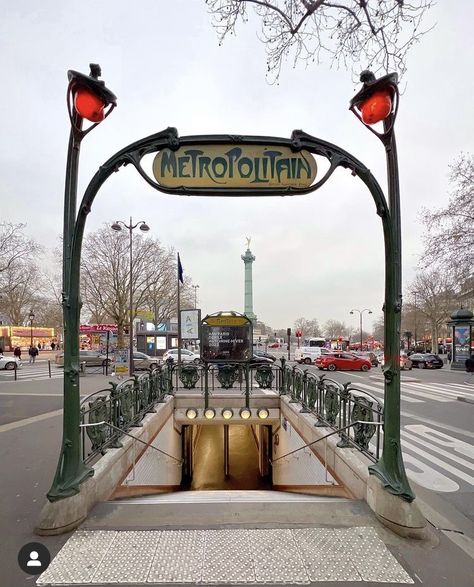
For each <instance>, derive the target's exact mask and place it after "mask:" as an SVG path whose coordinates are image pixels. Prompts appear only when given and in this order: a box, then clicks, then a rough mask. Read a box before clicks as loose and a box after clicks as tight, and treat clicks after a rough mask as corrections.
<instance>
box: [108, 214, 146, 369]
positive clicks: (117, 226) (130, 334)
mask: <svg viewBox="0 0 474 587" xmlns="http://www.w3.org/2000/svg"><path fill="white" fill-rule="evenodd" d="M120 225H122V226H123V227H124V228H126V229H127V230H128V233H129V256H130V283H129V286H130V287H129V296H130V297H129V305H130V310H129V311H130V315H129V326H128V337H129V339H128V346H129V351H128V364H129V372H130V375H133V372H134V370H135V369H134V365H133V279H132V276H133V239H132V232H133V230H134V229H135V228H137V227H139V228H140V230H142V231H143V232H148V231H149V230H150V227H149V226H148V224H147V223H146V222H145V221H144V220H140V222H137V223H136V224H133V223H132V217H131V216H130V224H126V223H125V222H122V221H121V220H117V221H115V222H114V223H113V224H112V226H111V228H112V230H115V231H117V232H119V231H120V230H122V226H120Z"/></svg>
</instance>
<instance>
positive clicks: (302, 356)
mask: <svg viewBox="0 0 474 587" xmlns="http://www.w3.org/2000/svg"><path fill="white" fill-rule="evenodd" d="M330 353H331V351H330V350H329V349H326V348H324V347H319V346H302V347H300V348H299V349H296V350H295V361H296V362H297V363H305V364H306V365H311V364H313V363H314V360H315V359H317V358H318V357H320V356H321V355H328V354H330Z"/></svg>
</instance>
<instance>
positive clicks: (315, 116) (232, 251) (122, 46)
mask: <svg viewBox="0 0 474 587" xmlns="http://www.w3.org/2000/svg"><path fill="white" fill-rule="evenodd" d="M2 4H3V7H2V8H3V9H2V19H1V22H0V30H1V34H0V43H1V55H2V77H3V84H2V86H3V90H2V93H1V96H0V105H1V115H2V116H1V119H2V141H1V143H0V171H1V179H2V182H1V207H0V215H1V219H2V220H8V221H12V222H26V223H27V231H28V233H29V234H30V235H31V236H33V237H35V238H36V239H37V240H39V241H40V242H41V243H42V244H43V245H45V246H46V247H48V246H49V247H51V248H52V247H54V246H56V244H57V238H58V235H60V234H61V232H62V213H63V185H64V168H65V159H66V148H67V140H68V131H69V128H68V125H69V122H68V118H67V112H66V107H65V93H66V88H67V77H66V72H67V70H68V69H76V70H80V71H83V72H84V73H88V69H89V68H88V64H89V63H90V62H96V63H100V65H101V66H102V73H103V79H104V80H105V82H106V84H107V85H108V87H109V88H110V89H112V90H113V91H114V92H115V93H116V95H117V96H118V108H117V109H116V110H115V111H114V112H113V113H112V115H111V116H110V118H108V119H107V120H106V121H105V122H104V123H103V124H101V125H100V126H99V128H97V129H96V130H95V131H94V132H93V133H92V134H91V135H89V136H88V137H87V138H86V139H85V140H84V142H83V146H82V151H81V167H80V194H81V193H82V190H83V189H84V187H85V185H87V183H88V181H89V180H90V178H91V176H92V174H93V173H94V172H95V171H96V169H97V167H98V166H99V165H100V164H101V163H103V162H104V161H105V160H106V159H108V158H109V157H110V156H111V155H112V154H113V153H115V152H116V151H117V150H119V149H120V148H122V147H124V146H125V145H127V144H128V143H130V142H132V141H134V140H137V139H139V138H142V137H144V136H146V135H149V134H152V133H153V132H156V131H159V130H161V129H163V128H165V127H167V126H176V127H177V128H178V131H179V133H180V134H181V135H190V134H198V133H240V134H261V135H274V136H283V137H289V135H290V134H291V131H292V130H293V129H295V128H298V129H300V128H302V129H303V130H305V131H306V132H308V133H310V134H313V135H316V136H318V137H320V138H323V139H326V140H328V141H331V142H334V143H337V144H338V145H340V146H341V147H343V148H344V149H346V150H348V151H350V152H352V153H353V154H354V155H356V156H357V157H358V158H359V159H360V160H362V161H363V162H364V163H365V164H366V165H367V166H368V167H369V168H370V169H371V170H372V172H373V173H374V174H375V176H376V177H377V178H378V179H379V182H380V183H381V184H382V186H383V187H384V189H385V185H386V183H385V157H384V151H383V148H382V146H381V144H380V143H379V142H378V140H377V139H376V138H375V137H373V136H372V135H371V133H369V132H368V131H367V130H366V129H364V128H363V126H362V125H361V124H360V123H359V122H358V121H357V120H356V119H355V117H354V116H353V115H352V114H351V113H350V112H349V111H348V102H349V99H350V98H351V97H352V96H353V94H354V92H355V91H356V90H357V89H358V86H356V85H355V84H354V83H353V81H352V77H351V74H350V73H349V72H347V71H344V70H330V69H329V67H328V66H324V65H320V66H313V67H311V68H307V69H305V68H304V67H300V68H297V69H293V68H292V66H291V64H290V63H287V64H286V66H285V67H284V69H283V72H282V75H281V79H280V83H279V85H269V84H268V83H267V82H266V80H265V68H266V65H265V53H264V47H263V46H262V45H261V44H260V42H259V41H258V39H257V29H256V27H255V26H254V25H253V24H252V23H250V24H249V25H246V26H244V25H240V26H239V27H238V35H237V37H235V38H234V37H229V38H228V39H227V41H226V42H225V43H224V45H223V46H222V47H219V45H218V40H217V36H216V34H215V32H214V30H213V29H212V26H211V18H210V16H209V15H208V14H207V12H206V6H205V3H204V0H168V1H165V0H143V1H141V2H135V3H133V4H132V3H130V2H126V1H124V0H116V1H115V2H106V1H102V0H101V1H97V0H95V1H92V0H83V1H82V2H74V3H72V2H68V1H67V0H66V1H65V0H43V1H42V2H41V3H37V2H32V1H31V0H30V1H27V0H17V1H16V2H15V3H10V2H9V3H8V4H7V2H6V0H2ZM473 21H474V3H473V2H472V1H471V0H459V1H458V2H456V3H452V2H439V4H438V6H436V7H435V8H434V9H433V10H432V11H431V12H430V13H429V14H428V15H427V20H426V24H427V25H428V24H430V23H433V22H437V26H436V28H435V29H434V30H433V31H432V32H430V33H429V34H428V35H426V36H425V37H424V38H423V39H422V41H421V43H420V44H418V45H417V46H415V47H414V49H413V50H412V52H411V54H410V55H409V58H408V73H407V75H406V77H405V78H404V80H403V85H402V87H403V88H404V94H403V96H402V101H401V106H400V112H399V117H398V122H397V140H398V149H399V160H400V174H401V195H402V225H403V278H404V283H405V284H406V283H408V282H409V281H410V279H411V278H412V277H413V275H414V268H415V266H416V264H417V262H418V261H419V260H420V254H421V252H422V240H421V236H422V227H421V225H420V222H419V213H420V210H421V208H422V207H423V206H426V207H437V206H442V205H444V204H445V203H446V201H447V191H448V181H447V173H448V164H449V163H450V162H451V161H452V160H453V159H454V158H455V157H456V156H457V155H458V154H459V153H460V152H461V151H472V150H473V142H474V132H473V131H474V128H473V126H474V118H473V107H472V105H473V95H474V88H473V74H472V71H473V65H472V64H473V44H472V40H471V39H472V31H471V28H472V22H473ZM364 67H365V64H363V63H361V67H360V69H361V70H362V69H364ZM130 215H132V216H133V218H134V219H136V220H142V219H144V220H146V221H147V222H148V224H149V225H150V227H151V234H152V235H153V236H156V237H159V238H160V239H161V240H162V242H163V243H164V244H165V245H169V246H174V247H175V248H176V249H177V250H179V251H180V254H181V259H182V263H183V266H184V270H185V273H187V274H190V275H191V276H192V278H193V280H194V283H196V284H199V286H200V288H199V290H198V293H199V301H200V305H201V307H202V308H203V311H204V312H209V313H210V312H215V311H218V310H225V309H235V310H238V311H243V279H244V267H243V262H242V261H241V259H240V255H241V254H242V253H243V252H244V250H245V236H247V235H248V236H251V237H252V244H251V248H252V251H253V253H254V254H255V256H256V258H257V260H256V262H255V263H254V310H255V312H256V314H257V316H258V318H259V319H261V320H263V321H265V322H267V323H268V324H270V325H272V326H273V327H276V328H280V327H286V326H292V325H293V323H294V320H295V319H296V318H298V317H299V316H305V317H307V318H313V317H316V318H318V319H319V320H320V322H321V323H324V322H325V321H326V320H328V319H331V318H332V319H337V320H343V321H345V322H346V323H347V324H350V325H353V326H357V325H358V318H357V316H350V315H349V311H350V310H351V308H361V309H362V308H371V309H372V310H373V312H374V314H373V317H374V318H376V317H377V316H379V315H380V314H381V308H382V304H383V284H384V256H383V240H382V228H381V223H380V220H379V218H378V217H377V216H376V214H375V207H374V204H373V202H372V200H371V197H370V195H369V193H368V192H367V190H366V189H364V187H363V185H362V183H361V182H360V181H358V180H357V179H355V178H353V177H351V175H350V173H349V172H344V171H342V170H341V171H338V172H337V173H336V174H335V175H334V176H333V178H332V179H331V180H330V182H329V183H328V184H326V186H325V187H324V188H323V189H321V190H319V191H318V192H315V193H313V194H312V195H308V196H300V197H292V198H290V197H287V198H261V199H257V198H242V199H235V198H234V199H230V198H229V199H224V198H218V199H217V198H210V197H207V198H206V197H189V198H188V197H177V196H169V195H165V194H161V193H159V192H156V191H155V190H153V189H152V188H150V187H149V186H148V185H147V184H146V183H145V182H144V181H143V180H142V179H141V178H140V177H139V176H138V174H137V173H136V172H135V171H134V170H133V169H131V168H126V169H122V170H121V171H120V172H119V173H117V174H115V175H114V176H113V177H112V178H111V179H110V180H109V181H108V182H107V183H106V185H105V186H104V188H103V189H102V191H101V192H100V193H99V195H98V198H97V199H96V203H95V204H94V207H93V210H92V213H91V214H90V216H89V220H88V226H87V229H88V230H95V229H97V228H98V227H99V226H100V225H101V224H102V223H103V222H112V221H113V220H115V219H126V218H128V217H129V216H130ZM364 326H367V327H368V326H370V321H369V319H367V318H365V322H364Z"/></svg>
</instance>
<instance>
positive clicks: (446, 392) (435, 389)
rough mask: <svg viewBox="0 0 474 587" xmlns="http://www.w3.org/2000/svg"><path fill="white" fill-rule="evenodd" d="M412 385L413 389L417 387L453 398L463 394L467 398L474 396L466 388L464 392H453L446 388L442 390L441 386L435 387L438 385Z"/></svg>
mask: <svg viewBox="0 0 474 587" xmlns="http://www.w3.org/2000/svg"><path fill="white" fill-rule="evenodd" d="M410 385H413V387H416V388H417V389H418V388H419V389H426V390H427V391H430V392H434V393H439V394H440V395H450V396H452V397H453V398H457V396H458V395H460V394H462V395H466V396H467V397H470V396H472V394H470V393H469V392H466V389H465V388H464V389H463V390H462V391H460V390H458V389H456V390H452V389H451V388H450V387H445V388H440V387H439V386H437V387H435V385H436V384H433V385H429V384H426V383H425V384H423V383H411V384H410Z"/></svg>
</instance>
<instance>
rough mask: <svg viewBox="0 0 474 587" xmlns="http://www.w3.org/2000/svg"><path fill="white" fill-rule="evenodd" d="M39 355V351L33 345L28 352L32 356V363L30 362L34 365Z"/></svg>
mask: <svg viewBox="0 0 474 587" xmlns="http://www.w3.org/2000/svg"><path fill="white" fill-rule="evenodd" d="M38 353H39V351H38V349H37V348H36V347H35V346H33V345H31V346H30V348H29V350H28V354H29V355H30V361H29V362H30V363H34V362H35V361H36V357H37V356H38Z"/></svg>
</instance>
